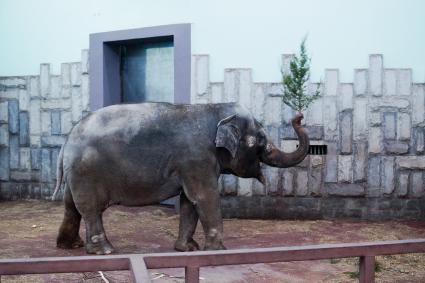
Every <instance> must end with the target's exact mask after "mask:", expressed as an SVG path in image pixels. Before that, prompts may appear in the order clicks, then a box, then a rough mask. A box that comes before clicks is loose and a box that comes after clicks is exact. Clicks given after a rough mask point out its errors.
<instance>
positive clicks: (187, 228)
mask: <svg viewBox="0 0 425 283" xmlns="http://www.w3.org/2000/svg"><path fill="white" fill-rule="evenodd" d="M197 223H198V213H197V212H196V209H195V206H194V205H193V204H192V203H191V202H190V201H189V200H188V198H187V197H186V195H185V194H184V192H183V193H181V194H180V224H179V237H178V239H177V241H176V243H175V245H174V248H175V249H176V250H177V251H181V252H186V251H196V250H199V245H198V243H197V242H196V241H195V240H194V239H193V238H192V237H193V234H194V233H195V230H196V225H197Z"/></svg>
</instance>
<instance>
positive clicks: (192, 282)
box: [184, 266, 199, 283]
mask: <svg viewBox="0 0 425 283" xmlns="http://www.w3.org/2000/svg"><path fill="white" fill-rule="evenodd" d="M184 273H185V282H186V283H199V266H186V267H185V269H184Z"/></svg>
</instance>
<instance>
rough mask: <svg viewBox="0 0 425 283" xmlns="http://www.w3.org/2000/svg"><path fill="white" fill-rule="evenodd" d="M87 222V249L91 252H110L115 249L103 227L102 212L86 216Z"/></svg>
mask: <svg viewBox="0 0 425 283" xmlns="http://www.w3.org/2000/svg"><path fill="white" fill-rule="evenodd" d="M84 222H85V223H86V251H87V253H89V254H110V253H112V252H113V251H114V248H113V247H112V245H111V243H110V242H109V240H108V239H107V238H106V234H105V230H104V228H103V222H102V213H101V212H100V213H98V214H89V215H88V216H87V217H84Z"/></svg>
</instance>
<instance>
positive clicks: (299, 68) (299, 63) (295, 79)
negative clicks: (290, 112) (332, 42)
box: [282, 38, 321, 112]
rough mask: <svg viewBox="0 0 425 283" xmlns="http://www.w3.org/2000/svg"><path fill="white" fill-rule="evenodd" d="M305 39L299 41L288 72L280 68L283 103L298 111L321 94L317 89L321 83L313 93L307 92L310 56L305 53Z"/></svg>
mask: <svg viewBox="0 0 425 283" xmlns="http://www.w3.org/2000/svg"><path fill="white" fill-rule="evenodd" d="M306 39H307V38H304V39H303V41H302V42H301V45H300V53H299V54H298V55H295V56H294V58H293V59H292V60H291V62H290V64H289V72H288V73H284V72H283V70H282V86H283V97H282V99H283V103H285V104H286V105H288V106H289V107H291V108H292V109H294V110H296V111H298V112H301V111H302V110H305V109H306V108H307V107H308V106H309V105H310V104H311V103H312V102H313V101H314V100H316V99H318V98H319V97H320V96H321V93H320V91H319V88H320V85H321V83H319V84H318V86H317V89H316V91H315V92H314V93H313V94H309V93H308V82H309V79H310V62H311V58H309V57H308V55H307V50H306V47H305V42H306Z"/></svg>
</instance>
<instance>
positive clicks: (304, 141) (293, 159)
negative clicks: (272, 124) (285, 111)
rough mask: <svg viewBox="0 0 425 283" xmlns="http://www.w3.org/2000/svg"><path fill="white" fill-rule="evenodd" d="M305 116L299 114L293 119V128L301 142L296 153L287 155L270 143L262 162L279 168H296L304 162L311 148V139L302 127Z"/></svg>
mask: <svg viewBox="0 0 425 283" xmlns="http://www.w3.org/2000/svg"><path fill="white" fill-rule="evenodd" d="M302 119H303V115H302V114H301V113H299V114H297V115H296V116H295V117H294V119H292V126H293V127H294V130H295V132H296V133H297V136H298V141H299V142H300V144H299V146H298V148H297V149H296V150H295V151H294V152H290V153H285V152H282V151H280V150H279V149H278V148H277V147H276V146H275V145H274V144H273V143H268V144H267V146H266V149H265V151H264V153H263V154H262V156H261V161H262V162H264V163H265V164H267V165H270V166H273V167H279V168H287V167H291V166H295V165H297V164H298V163H300V162H301V161H303V160H304V158H305V157H306V155H307V154H308V149H309V147H310V139H309V138H308V136H307V133H306V132H305V130H304V128H303V127H302V126H301V120H302Z"/></svg>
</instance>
